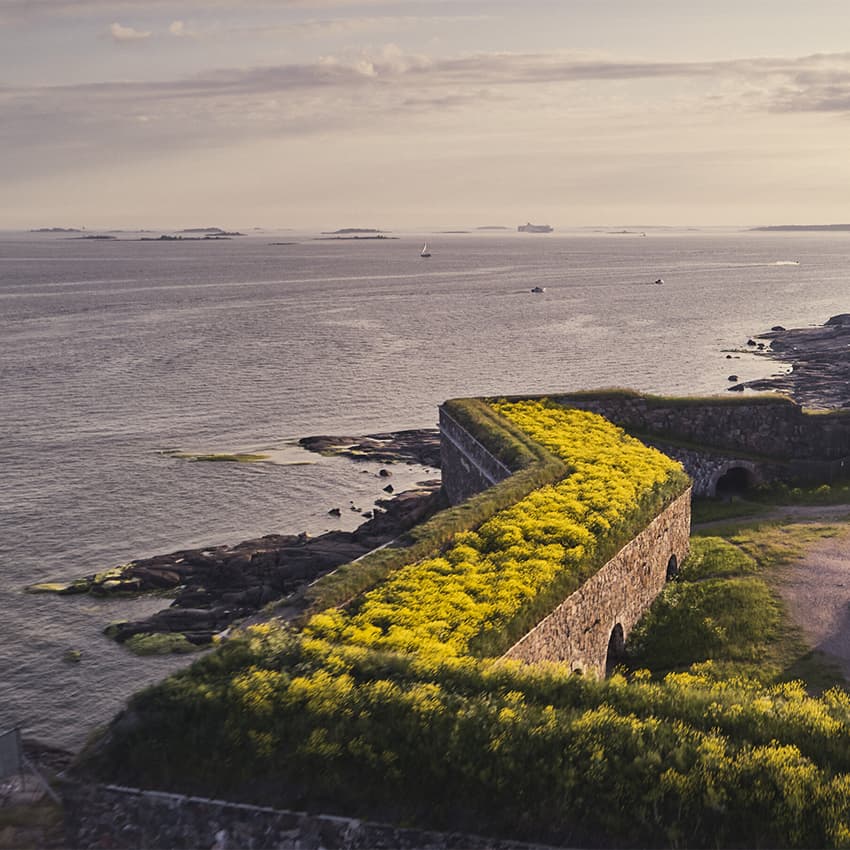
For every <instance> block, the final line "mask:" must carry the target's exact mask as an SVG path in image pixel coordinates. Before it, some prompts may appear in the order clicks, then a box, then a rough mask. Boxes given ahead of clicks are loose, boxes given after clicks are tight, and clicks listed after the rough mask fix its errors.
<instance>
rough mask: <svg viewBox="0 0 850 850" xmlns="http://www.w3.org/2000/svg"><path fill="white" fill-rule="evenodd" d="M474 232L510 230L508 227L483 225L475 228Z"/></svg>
mask: <svg viewBox="0 0 850 850" xmlns="http://www.w3.org/2000/svg"><path fill="white" fill-rule="evenodd" d="M475 229H476V230H510V227H505V226H504V225H502V224H485V225H484V226H483V227H476V228H475Z"/></svg>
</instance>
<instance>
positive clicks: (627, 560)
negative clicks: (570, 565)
mask: <svg viewBox="0 0 850 850" xmlns="http://www.w3.org/2000/svg"><path fill="white" fill-rule="evenodd" d="M690 533H691V491H690V490H688V491H687V492H686V493H683V494H682V495H681V496H679V498H678V499H676V501H675V502H674V503H673V504H672V505H670V506H669V507H668V508H667V509H666V510H665V511H663V512H662V513H660V514H659V515H658V516H657V517H656V518H655V519H654V520H653V521H652V522H651V523H650V524H649V525H648V526H647V527H646V528H645V529H644V530H643V531H642V532H641V533H640V534H639V535H638V536H637V537H635V538H634V539H633V540H632V541H631V542H630V543H627V544H626V545H625V546H624V547H623V548H622V549H621V550H620V551H619V552H618V553H617V554H616V555H615V556H614V557H613V558H611V560H610V561H608V562H607V563H606V564H605V565H604V566H603V567H602V568H601V569H600V570H599V572H597V573H596V574H595V575H593V576H591V577H590V578H589V579H588V580H587V581H586V582H585V583H584V584H583V585H582V586H581V587H580V588H578V590H576V591H575V592H574V593H571V594H570V595H569V596H568V597H567V598H566V599H565V600H564V602H562V603H561V604H560V605H559V606H558V607H557V608H556V609H555V610H554V611H553V612H552V613H551V614H550V615H549V616H548V617H546V618H545V619H544V620H541V621H540V622H539V623H538V624H537V625H536V626H535V627H534V628H533V629H532V630H531V631H530V632H529V633H528V634H526V635H525V636H524V637H522V638H521V639H520V640H518V641H517V642H516V643H515V644H514V645H513V646H512V647H511V648H510V649H509V650H508V651H507V652H506V653H505V655H504V657H505V658H510V659H516V660H519V661H527V662H530V663H534V662H537V661H561V662H564V663H567V664H569V666H570V669H571V670H573V671H575V672H577V673H591V674H594V675H596V676H598V677H600V678H602V677H604V676H605V675H606V674H607V673H608V672H610V668H611V666H612V665H613V664H615V663H616V662H617V661H618V660H619V659H620V658H621V657H622V654H623V650H624V648H625V642H626V640H628V636H629V632H630V631H631V630H632V628H633V627H634V626H635V624H636V623H637V622H638V620H640V618H641V617H642V616H643V615H644V613H646V611H647V609H648V608H649V606H650V605H651V604H652V602H653V600H654V599H655V597H656V596H658V594H659V593H660V592H661V590H662V588H663V587H664V585H665V583H666V582H667V581H668V580H669V579H671V578H673V577H674V576H675V575H676V573H677V572H678V570H679V565H680V564H681V563H682V560H683V559H684V558H685V556H686V555H687V554H688V550H689V544H688V540H689V538H690Z"/></svg>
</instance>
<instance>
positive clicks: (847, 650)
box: [778, 526, 850, 680]
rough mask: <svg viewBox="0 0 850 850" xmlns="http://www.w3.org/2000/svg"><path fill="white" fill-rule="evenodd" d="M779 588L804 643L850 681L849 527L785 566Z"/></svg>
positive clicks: (818, 542) (810, 547)
mask: <svg viewBox="0 0 850 850" xmlns="http://www.w3.org/2000/svg"><path fill="white" fill-rule="evenodd" d="M778 590H779V594H780V596H781V597H782V598H783V600H784V601H785V604H786V605H787V606H788V611H789V613H790V614H791V617H792V619H793V620H794V622H795V623H797V625H798V626H799V627H800V628H801V629H802V631H803V635H804V637H805V640H806V643H807V644H808V645H809V646H810V647H811V648H812V649H814V650H817V651H818V652H821V653H823V654H824V655H825V656H826V657H827V658H828V659H829V660H832V661H834V662H835V663H836V664H837V665H838V666H839V668H840V669H841V671H842V672H843V673H844V677H845V678H846V679H848V680H850V526H848V527H846V528H845V529H844V530H842V532H841V533H840V534H839V535H837V536H836V537H829V538H825V539H822V540H819V541H817V542H816V543H814V544H812V545H811V546H809V547H808V548H807V550H806V554H805V555H804V556H803V558H802V559H801V560H799V561H795V562H794V563H793V564H790V565H789V566H787V567H784V568H783V569H782V572H781V573H780V581H779V585H778Z"/></svg>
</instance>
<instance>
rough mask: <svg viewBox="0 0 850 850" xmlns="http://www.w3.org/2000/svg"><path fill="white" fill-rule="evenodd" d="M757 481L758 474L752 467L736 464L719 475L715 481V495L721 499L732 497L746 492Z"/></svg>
mask: <svg viewBox="0 0 850 850" xmlns="http://www.w3.org/2000/svg"><path fill="white" fill-rule="evenodd" d="M755 483H756V476H755V474H754V472H753V470H752V469H750V468H748V467H746V466H744V465H742V464H735V465H734V466H729V467H728V468H727V469H726V470H724V471H723V472H722V473H721V474H720V475H718V477H717V480H716V481H715V483H714V493H713V495H715V496H717V497H718V498H721V499H731V498H732V497H733V496H740V495H741V494H742V493H746V492H747V490H749V489H750V488H751V487H752V486H753V485H754V484H755Z"/></svg>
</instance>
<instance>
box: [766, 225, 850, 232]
mask: <svg viewBox="0 0 850 850" xmlns="http://www.w3.org/2000/svg"><path fill="white" fill-rule="evenodd" d="M750 230H760V231H781V232H788V231H791V232H799V231H805V230H809V231H825V232H827V233H837V232H841V233H846V232H847V231H850V224H772V225H768V226H765V227H751V228H750Z"/></svg>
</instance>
